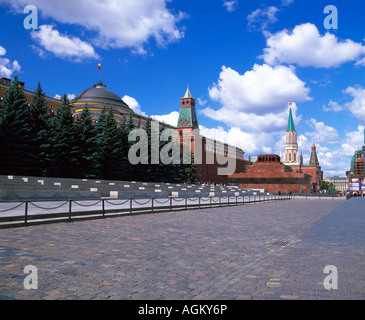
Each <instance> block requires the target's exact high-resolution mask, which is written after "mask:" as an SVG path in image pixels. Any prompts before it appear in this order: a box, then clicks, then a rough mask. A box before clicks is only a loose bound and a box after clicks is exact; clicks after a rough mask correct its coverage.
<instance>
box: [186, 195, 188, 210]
mask: <svg viewBox="0 0 365 320" xmlns="http://www.w3.org/2000/svg"><path fill="white" fill-rule="evenodd" d="M187 209H188V197H185V210H187Z"/></svg>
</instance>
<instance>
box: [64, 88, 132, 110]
mask: <svg viewBox="0 0 365 320" xmlns="http://www.w3.org/2000/svg"><path fill="white" fill-rule="evenodd" d="M70 104H71V106H72V107H73V110H74V111H76V112H77V111H78V110H77V109H79V108H81V109H82V108H83V107H84V105H85V104H87V105H88V107H89V108H95V107H97V108H103V107H104V106H106V107H108V106H111V107H112V108H113V111H114V112H117V113H120V114H125V113H132V114H133V110H132V109H131V108H129V106H128V105H127V104H126V103H125V102H124V101H123V100H122V98H121V97H119V96H118V95H117V94H115V93H114V92H112V91H110V90H108V89H107V88H106V85H104V84H103V83H101V82H100V83H97V84H95V85H94V86H93V87H92V88H89V89H86V90H85V91H83V92H81V93H80V94H79V95H78V96H76V97H75V98H74V99H72V100H71V101H70Z"/></svg>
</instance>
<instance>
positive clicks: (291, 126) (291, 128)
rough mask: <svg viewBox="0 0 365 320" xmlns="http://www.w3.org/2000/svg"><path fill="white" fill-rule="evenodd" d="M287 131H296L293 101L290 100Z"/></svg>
mask: <svg viewBox="0 0 365 320" xmlns="http://www.w3.org/2000/svg"><path fill="white" fill-rule="evenodd" d="M286 131H295V126H294V120H293V114H292V111H291V102H289V119H288V128H287V129H286Z"/></svg>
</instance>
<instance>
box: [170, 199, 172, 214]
mask: <svg viewBox="0 0 365 320" xmlns="http://www.w3.org/2000/svg"><path fill="white" fill-rule="evenodd" d="M170 211H172V196H170Z"/></svg>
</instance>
